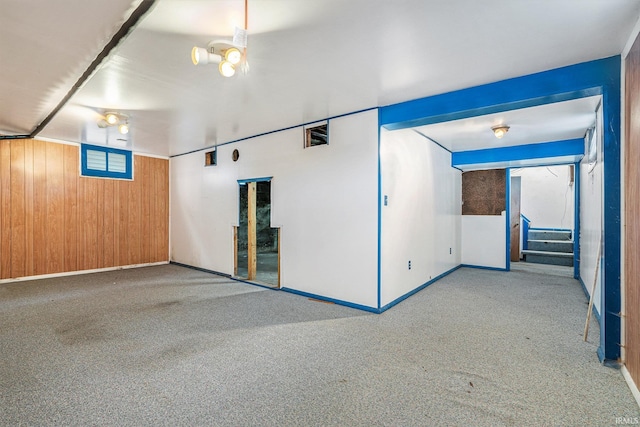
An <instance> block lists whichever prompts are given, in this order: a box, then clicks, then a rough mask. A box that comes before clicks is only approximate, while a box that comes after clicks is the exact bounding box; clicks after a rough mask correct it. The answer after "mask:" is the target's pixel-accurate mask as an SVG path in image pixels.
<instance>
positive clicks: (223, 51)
mask: <svg viewBox="0 0 640 427" xmlns="http://www.w3.org/2000/svg"><path fill="white" fill-rule="evenodd" d="M241 48H243V46H240V45H236V44H234V43H233V42H230V41H227V40H213V41H211V42H210V43H209V44H208V45H207V47H206V48H204V47H198V46H195V47H194V48H193V49H191V62H193V64H194V65H207V64H218V71H219V72H220V74H222V75H223V76H225V77H231V76H233V75H234V74H235V73H236V66H237V65H238V64H240V62H241V61H242V58H243V53H242V52H241V51H240V49H241Z"/></svg>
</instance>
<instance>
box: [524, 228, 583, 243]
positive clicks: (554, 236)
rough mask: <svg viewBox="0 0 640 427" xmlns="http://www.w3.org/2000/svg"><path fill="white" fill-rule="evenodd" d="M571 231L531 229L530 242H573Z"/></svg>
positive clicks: (528, 237)
mask: <svg viewBox="0 0 640 427" xmlns="http://www.w3.org/2000/svg"><path fill="white" fill-rule="evenodd" d="M572 234H573V233H572V232H571V230H545V229H535V228H530V229H529V235H528V236H527V239H528V240H565V241H566V240H568V241H571V240H573V239H572V238H571V236H572Z"/></svg>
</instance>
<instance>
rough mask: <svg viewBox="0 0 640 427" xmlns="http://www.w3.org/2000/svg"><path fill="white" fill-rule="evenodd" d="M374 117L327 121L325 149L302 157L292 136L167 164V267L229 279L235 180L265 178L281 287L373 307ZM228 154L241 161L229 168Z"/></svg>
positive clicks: (298, 137) (299, 139) (297, 137)
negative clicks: (207, 161) (212, 159)
mask: <svg viewBox="0 0 640 427" xmlns="http://www.w3.org/2000/svg"><path fill="white" fill-rule="evenodd" d="M377 114H378V112H377V110H371V111H367V112H363V113H358V114H353V115H349V116H344V117H341V118H337V119H332V120H330V121H329V145H325V146H316V147H312V148H307V149H305V148H303V128H302V127H298V128H294V129H290V130H286V131H281V132H276V133H272V134H268V135H264V136H260V137H255V138H251V139H248V140H244V141H240V142H237V143H233V144H227V145H222V146H220V147H218V150H219V151H218V165H217V166H210V167H204V166H203V165H204V151H200V152H196V153H192V154H187V155H183V156H179V157H174V158H172V159H171V259H172V260H173V261H176V262H180V263H184V264H188V265H191V266H196V267H201V268H206V269H210V270H214V271H219V272H222V273H226V274H232V273H233V262H234V260H233V232H232V226H233V225H237V224H238V203H239V201H238V183H237V180H238V179H251V178H260V177H273V179H272V183H271V193H272V196H271V205H272V206H271V209H272V210H271V223H272V226H274V227H281V286H282V287H286V288H291V289H295V290H299V291H303V292H308V293H312V294H316V295H319V296H324V297H328V298H334V299H338V300H341V301H346V302H350V303H353V304H359V305H364V306H369V307H377V247H378V241H377V234H378V233H377V229H378V221H377V219H378V215H377V212H378V167H377V165H378V156H377V150H378V119H377V117H378V116H377ZM234 149H237V150H238V151H239V152H240V158H239V160H238V161H237V162H235V163H234V162H233V161H232V160H231V153H232V151H233V150H234Z"/></svg>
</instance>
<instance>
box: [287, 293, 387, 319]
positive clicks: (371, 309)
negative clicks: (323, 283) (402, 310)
mask: <svg viewBox="0 0 640 427" xmlns="http://www.w3.org/2000/svg"><path fill="white" fill-rule="evenodd" d="M280 290H281V291H284V292H289V293H291V294H296V295H300V296H303V297H307V298H313V299H317V300H320V301H326V302H331V303H334V304H337V305H343V306H345V307H350V308H356V309H358V310H363V311H368V312H370V313H376V314H379V313H381V311H380V310H379V309H377V308H375V307H368V306H366V305H360V304H354V303H351V302H347V301H342V300H339V299H334V298H328V297H323V296H321V295H316V294H312V293H309V292H304V291H299V290H297V289H291V288H280Z"/></svg>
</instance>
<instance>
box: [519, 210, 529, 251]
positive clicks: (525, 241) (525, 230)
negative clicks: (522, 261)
mask: <svg viewBox="0 0 640 427" xmlns="http://www.w3.org/2000/svg"><path fill="white" fill-rule="evenodd" d="M520 218H522V250H524V251H526V250H527V249H529V230H531V226H530V224H531V220H530V219H529V218H527V217H526V216H524V215H523V214H520Z"/></svg>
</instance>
